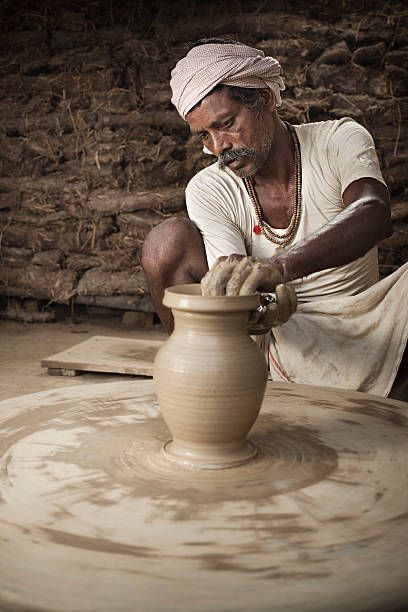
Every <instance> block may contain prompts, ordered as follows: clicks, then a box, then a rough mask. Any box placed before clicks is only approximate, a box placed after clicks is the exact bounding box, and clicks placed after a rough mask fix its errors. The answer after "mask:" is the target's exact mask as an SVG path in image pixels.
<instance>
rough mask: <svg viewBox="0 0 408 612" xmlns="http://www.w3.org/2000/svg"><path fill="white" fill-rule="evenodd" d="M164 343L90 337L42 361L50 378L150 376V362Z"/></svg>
mask: <svg viewBox="0 0 408 612" xmlns="http://www.w3.org/2000/svg"><path fill="white" fill-rule="evenodd" d="M163 342H164V341H163V340H146V339H141V338H116V337H112V336H93V338H89V339H88V340H85V342H81V343H80V344H77V345H75V346H73V347H72V348H70V349H68V350H66V351H62V352H61V353H56V354H55V355H51V356H50V357H47V358H46V359H43V360H42V361H41V366H42V367H43V368H47V369H48V374H50V375H52V376H76V375H78V374H80V373H81V372H105V373H106V372H108V373H112V374H132V375H136V376H153V361H154V358H155V356H156V353H157V351H158V350H159V348H160V347H161V346H162V344H163Z"/></svg>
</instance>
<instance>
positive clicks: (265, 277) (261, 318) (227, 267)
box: [201, 255, 297, 334]
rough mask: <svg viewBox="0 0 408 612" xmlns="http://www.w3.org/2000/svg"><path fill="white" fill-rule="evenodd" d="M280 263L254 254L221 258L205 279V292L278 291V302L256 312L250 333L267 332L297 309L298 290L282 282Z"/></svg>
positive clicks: (222, 293) (233, 293) (251, 292)
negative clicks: (256, 256) (251, 255)
mask: <svg viewBox="0 0 408 612" xmlns="http://www.w3.org/2000/svg"><path fill="white" fill-rule="evenodd" d="M282 280H283V271H282V269H281V268H280V266H278V265H276V264H274V263H269V262H267V261H262V260H258V259H256V258H253V257H242V256H237V255H231V256H229V257H226V258H225V257H223V258H220V259H219V260H218V261H217V263H216V264H215V265H214V266H213V267H212V268H211V270H209V272H207V274H206V275H205V276H204V278H203V279H202V281H201V290H202V293H203V295H251V294H253V293H256V292H257V291H266V292H273V291H275V292H276V300H277V301H276V303H273V304H268V305H267V306H266V308H264V309H262V311H255V312H254V313H252V315H251V317H250V320H249V323H248V327H249V331H250V333H254V334H263V333H266V331H268V330H269V329H270V328H271V327H274V326H276V325H281V324H282V323H285V322H286V321H287V320H288V319H289V318H290V316H291V315H292V314H293V313H294V312H295V310H296V305H297V302H296V294H295V292H294V291H293V289H292V288H291V287H289V286H288V285H284V284H282Z"/></svg>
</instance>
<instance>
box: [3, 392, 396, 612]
mask: <svg viewBox="0 0 408 612" xmlns="http://www.w3.org/2000/svg"><path fill="white" fill-rule="evenodd" d="M407 418H408V409H407V406H406V404H403V403H402V402H392V401H388V400H385V399H382V398H379V397H370V396H368V395H364V394H361V393H351V392H349V391H347V392H343V391H336V390H328V389H323V388H313V387H307V386H303V385H288V384H284V383H282V384H279V383H268V384H267V389H266V394H265V397H264V400H263V404H262V408H261V412H260V415H259V417H258V419H257V421H256V423H255V425H254V427H253V428H252V430H251V432H250V434H249V441H250V442H251V443H252V444H254V445H255V446H257V447H258V449H259V452H258V455H257V456H256V457H255V458H254V459H253V460H252V461H250V462H249V463H247V464H245V465H241V466H238V467H235V468H231V469H223V470H215V471H208V470H197V469H195V468H193V469H192V468H189V467H187V466H185V465H181V464H179V465H175V464H174V463H172V464H170V462H169V461H167V460H166V458H165V457H163V454H162V453H161V448H162V446H163V444H164V442H165V441H166V440H168V439H169V436H170V434H169V431H168V429H167V427H166V425H165V423H164V421H163V420H162V418H161V415H160V410H159V406H158V402H157V398H156V396H155V393H154V386H153V383H152V381H150V380H143V381H140V380H131V381H125V382H120V383H109V384H101V385H93V386H82V387H80V388H79V387H78V388H70V389H61V390H55V391H52V392H43V393H39V394H33V395H31V396H26V397H21V398H14V399H11V400H7V401H3V402H1V403H0V429H1V432H2V437H1V439H0V483H1V489H0V491H1V498H0V610H1V611H2V612H9V611H11V610H19V609H20V610H36V611H37V610H41V611H42V612H51V611H52V612H56V611H64V612H68V611H69V612H72V610H75V611H76V612H91V611H92V612H106V611H107V610H109V611H113V612H116V611H118V610H120V611H121V612H122V611H125V612H134V610H154V611H155V612H156V611H161V610H163V611H164V610H165V611H166V612H167V611H168V610H177V611H178V612H184V611H188V612H190V611H191V609H192V601H194V606H193V607H194V610H197V611H199V612H201V611H202V612H204V611H205V612H216V611H217V612H219V610H231V609H233V610H234V612H244V611H245V612H247V611H248V610H256V611H261V610H264V611H265V612H266V611H268V612H269V611H272V612H281V611H291V612H312V611H313V612H323V611H324V612H327V610H330V611H332V610H334V611H337V612H340V611H342V612H343V611H344V610H350V611H351V612H352V611H356V612H357V611H361V610H367V611H369V610H373V611H374V610H392V609H398V607H399V608H401V609H403V605H404V604H405V602H406V600H407V597H408V581H407V579H406V578H407V575H406V573H407V571H406V558H407V554H408V515H407V512H406V508H407V506H408V467H407V461H406V456H407V451H408V421H407Z"/></svg>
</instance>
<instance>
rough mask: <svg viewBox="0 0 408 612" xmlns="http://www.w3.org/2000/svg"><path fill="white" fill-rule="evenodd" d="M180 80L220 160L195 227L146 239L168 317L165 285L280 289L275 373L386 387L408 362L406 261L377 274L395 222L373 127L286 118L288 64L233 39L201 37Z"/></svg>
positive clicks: (180, 94)
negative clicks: (283, 72)
mask: <svg viewBox="0 0 408 612" xmlns="http://www.w3.org/2000/svg"><path fill="white" fill-rule="evenodd" d="M171 87H172V91H173V97H172V102H173V103H174V104H175V106H176V108H177V110H178V112H179V113H180V115H181V116H182V117H183V118H184V119H185V120H186V121H187V123H188V124H189V126H190V129H191V131H192V133H193V134H197V135H198V136H199V137H200V138H201V140H202V142H203V145H204V148H205V150H206V151H207V152H210V153H212V154H214V155H216V156H217V157H218V163H216V164H213V165H211V166H209V167H208V168H205V169H204V170H202V171H201V172H199V173H198V174H197V175H196V176H195V177H194V178H193V179H192V180H191V181H190V183H189V185H188V186H187V189H186V202H187V210H188V213H189V217H190V219H191V221H188V220H172V221H168V222H165V223H163V224H162V225H160V226H158V227H157V228H155V229H154V230H153V231H152V232H151V234H150V235H149V236H148V238H147V239H146V242H145V245H144V252H143V260H142V263H143V266H144V269H145V271H146V274H147V277H148V280H149V287H150V290H151V295H152V298H153V300H154V302H155V305H156V308H157V312H158V313H159V315H160V317H161V319H162V322H163V323H164V325H165V326H166V327H167V329H168V330H169V331H170V330H171V328H172V316H171V313H170V312H169V311H167V310H166V309H165V308H164V307H163V306H162V304H161V299H162V295H163V291H164V288H165V287H166V286H170V285H175V284H178V283H188V282H200V281H201V280H202V279H203V280H202V287H203V292H206V293H209V294H217V293H221V294H222V293H227V294H234V293H240V292H241V293H244V292H246V291H248V287H250V290H252V291H253V290H255V289H266V290H273V289H276V293H277V296H278V304H277V305H274V306H273V307H272V309H270V310H269V311H268V312H267V314H266V317H264V318H263V320H262V321H260V322H259V323H260V325H261V327H262V326H263V327H264V328H265V327H268V326H269V327H270V326H274V327H273V329H272V332H269V333H268V334H267V335H266V336H265V337H264V347H265V351H266V353H265V354H266V358H267V360H268V362H269V369H270V376H271V378H272V379H273V380H285V381H292V382H297V383H306V384H322V385H327V386H333V387H341V388H349V389H356V390H361V391H366V392H371V393H375V394H378V395H388V394H389V392H390V390H391V387H392V385H393V382H394V381H395V380H396V376H397V371H398V368H399V366H400V365H401V367H400V372H399V377H397V382H398V383H399V382H400V381H399V378H401V377H403V376H404V374H403V368H406V365H405V363H406V359H407V358H406V357H404V359H403V353H404V348H405V346H406V342H407V335H408V309H407V308H406V304H407V297H408V288H407V285H408V282H407V281H408V266H407V265H405V266H403V267H402V268H400V269H399V270H397V271H396V272H395V273H394V274H393V275H391V276H390V277H387V278H386V279H383V280H382V281H381V282H378V263H377V249H376V245H377V243H378V242H379V241H380V240H382V239H383V238H385V237H387V236H389V235H391V233H392V225H391V220H390V214H389V195H388V190H387V187H386V185H385V183H384V180H383V178H382V176H381V172H380V169H379V165H378V159H377V156H376V153H375V149H374V144H373V141H372V138H371V136H370V135H369V133H368V132H367V131H366V130H365V129H364V128H362V127H361V126H359V125H358V124H357V123H356V122H354V121H353V120H351V119H349V118H345V119H341V120H338V121H326V122H320V123H315V124H306V125H299V126H290V125H289V124H287V123H285V122H283V121H282V120H281V119H280V118H279V116H278V113H277V107H278V106H279V105H280V103H281V98H280V92H281V91H282V90H283V89H284V83H283V80H282V78H281V77H280V66H279V63H278V62H277V61H276V60H275V59H273V58H271V57H265V56H264V54H263V52H262V51H259V50H257V49H253V48H251V47H248V46H246V45H243V44H241V43H237V42H235V41H229V40H219V39H208V40H202V41H198V44H196V45H195V46H193V48H191V49H190V51H189V53H188V54H187V55H186V57H184V58H183V59H181V60H180V61H179V62H178V63H177V65H176V67H175V69H174V70H173V72H172V79H171ZM208 268H210V271H209V272H208V273H207V270H208ZM287 283H289V285H288V284H287ZM293 290H294V291H295V292H296V294H297V300H298V310H297V312H296V313H295V314H293V312H294V310H295V301H294V299H293ZM404 303H405V309H404V308H403V307H402V305H403V304H404ZM291 314H293V316H290V315H291ZM264 331H265V330H264Z"/></svg>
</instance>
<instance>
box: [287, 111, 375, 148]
mask: <svg viewBox="0 0 408 612" xmlns="http://www.w3.org/2000/svg"><path fill="white" fill-rule="evenodd" d="M294 128H295V130H296V133H297V134H298V136H299V138H300V139H301V140H302V141H304V142H310V143H314V144H319V146H321V145H322V144H327V143H328V142H329V141H330V140H332V138H333V137H336V136H337V135H342V134H347V133H349V132H350V131H362V132H366V129H365V128H364V127H363V126H362V125H360V124H359V123H357V121H356V120H355V119H353V118H352V117H342V118H341V119H327V120H326V121H316V122H314V123H302V124H299V125H295V126H294Z"/></svg>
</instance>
